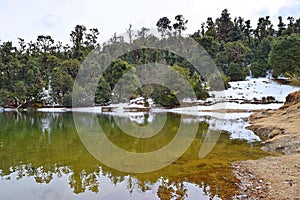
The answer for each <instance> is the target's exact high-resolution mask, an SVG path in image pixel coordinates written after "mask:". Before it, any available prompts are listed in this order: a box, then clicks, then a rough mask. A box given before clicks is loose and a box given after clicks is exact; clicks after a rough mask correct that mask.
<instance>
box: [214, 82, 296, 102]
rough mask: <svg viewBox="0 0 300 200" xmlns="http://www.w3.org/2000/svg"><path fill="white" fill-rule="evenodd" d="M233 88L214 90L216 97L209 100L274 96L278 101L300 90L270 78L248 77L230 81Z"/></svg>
mask: <svg viewBox="0 0 300 200" xmlns="http://www.w3.org/2000/svg"><path fill="white" fill-rule="evenodd" d="M229 84H230V86H231V88H229V89H228V90H225V91H212V92H210V94H211V95H214V96H215V97H214V98H210V99H208V100H211V101H217V100H231V99H246V100H253V99H254V98H256V99H258V100H261V99H262V98H263V97H268V96H272V97H275V100H277V101H282V102H284V101H285V97H286V96H287V95H288V94H289V93H291V92H294V91H297V90H300V87H294V86H290V85H283V84H279V83H277V82H275V81H273V80H271V79H268V78H248V80H246V81H237V82H229Z"/></svg>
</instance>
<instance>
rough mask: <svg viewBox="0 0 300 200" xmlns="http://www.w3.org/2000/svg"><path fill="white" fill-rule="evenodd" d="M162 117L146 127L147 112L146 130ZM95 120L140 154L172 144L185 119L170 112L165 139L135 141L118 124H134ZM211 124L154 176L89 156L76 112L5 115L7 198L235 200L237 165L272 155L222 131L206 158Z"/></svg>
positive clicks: (2, 189) (0, 131)
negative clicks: (234, 165) (205, 142)
mask: <svg viewBox="0 0 300 200" xmlns="http://www.w3.org/2000/svg"><path fill="white" fill-rule="evenodd" d="M81 115H82V117H85V115H86V114H78V116H81ZM163 116H165V115H163V114H158V113H157V114H153V116H151V117H152V118H153V119H152V120H148V121H147V120H146V119H148V118H149V116H148V115H147V114H145V121H144V122H140V123H139V126H141V127H142V126H145V125H149V124H151V123H154V121H160V118H163ZM95 117H96V118H95V119H96V120H97V121H98V123H99V124H100V125H101V127H103V130H105V134H106V137H107V138H109V140H110V141H111V142H113V143H114V144H116V145H117V146H118V147H119V148H122V149H125V150H126V151H131V152H138V153H145V152H151V151H155V150H156V149H160V148H162V147H163V146H165V145H167V144H168V143H170V142H171V141H172V139H173V138H174V137H175V136H176V133H177V130H178V124H179V123H182V122H181V117H182V116H181V115H179V114H167V116H166V121H165V123H164V124H163V127H162V128H161V129H160V130H159V134H157V135H155V136H153V137H151V138H136V137H133V136H131V135H128V134H126V133H124V131H123V130H122V129H120V128H119V126H118V125H120V124H122V126H123V127H126V126H127V124H128V127H129V129H130V123H132V122H129V121H130V120H129V119H128V118H126V117H112V116H110V115H101V114H98V115H96V116H95ZM185 117H188V116H185ZM191 118H195V117H191ZM155 119H157V120H155ZM186 121H187V120H186ZM86 123H89V122H86ZM186 123H196V122H194V121H193V120H190V121H189V122H186ZM209 126H210V124H208V123H207V122H205V121H203V122H200V123H199V127H198V131H197V134H196V137H195V138H194V140H193V142H192V144H191V145H190V147H189V148H188V149H187V150H186V151H185V153H184V154H183V155H182V156H181V157H180V158H178V159H177V160H175V161H174V162H172V163H171V164H170V165H168V166H166V167H164V168H162V169H159V170H155V171H152V172H147V173H128V172H122V171H118V170H115V169H112V168H110V167H108V166H106V165H104V164H103V163H101V162H100V161H98V160H97V159H96V158H95V157H94V156H93V155H92V154H90V152H89V151H88V149H87V148H86V146H85V145H84V142H83V141H82V140H81V138H80V136H79V134H78V132H77V130H76V127H75V124H74V120H73V115H72V113H38V112H32V113H16V112H3V113H0V177H1V179H0V199H4V200H18V199H22V200H34V199H37V200H52V199H53V200H60V199H80V200H81V199H117V200H118V199H120V200H121V199H192V200H194V199H212V198H215V199H218V198H221V199H230V198H231V197H232V196H233V195H234V194H235V193H236V192H237V187H236V186H235V185H234V184H233V183H234V182H236V181H237V180H236V179H235V177H234V175H233V173H232V169H231V167H230V163H231V162H232V161H236V160H247V159H258V158H260V157H264V156H266V155H267V153H266V152H264V151H262V150H261V149H260V148H261V146H260V144H258V143H248V142H247V141H245V140H237V139H235V140H233V139H230V134H229V133H227V132H222V134H221V135H220V137H219V139H218V141H217V144H216V145H215V146H214V148H213V149H212V151H211V152H210V153H209V154H208V155H207V156H206V157H205V158H199V150H200V148H201V145H202V144H203V140H204V138H205V134H207V130H208V128H209ZM95 134H99V133H95Z"/></svg>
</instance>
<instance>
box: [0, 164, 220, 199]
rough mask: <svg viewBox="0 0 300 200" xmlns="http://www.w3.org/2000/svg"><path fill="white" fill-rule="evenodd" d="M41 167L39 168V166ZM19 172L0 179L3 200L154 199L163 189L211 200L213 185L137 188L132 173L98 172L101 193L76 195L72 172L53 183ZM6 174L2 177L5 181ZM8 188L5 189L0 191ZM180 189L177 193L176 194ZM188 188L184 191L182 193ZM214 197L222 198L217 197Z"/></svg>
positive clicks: (161, 182) (166, 184)
mask: <svg viewBox="0 0 300 200" xmlns="http://www.w3.org/2000/svg"><path fill="white" fill-rule="evenodd" d="M36 170H39V169H36ZM18 173H19V172H15V173H13V174H11V175H10V179H11V180H10V181H0V188H1V189H0V194H1V199H11V200H13V199H16V192H17V193H18V194H20V195H21V196H19V195H18V196H19V197H21V199H23V200H35V199H38V200H41V199H45V200H46V199H51V200H52V199H55V200H60V199H74V200H75V199H89V200H96V199H97V200H98V199H116V200H118V199H120V200H121V199H132V200H140V199H146V200H154V199H160V198H159V196H160V197H161V195H163V194H160V191H163V190H169V191H170V195H171V196H172V199H177V198H180V197H184V199H187V200H195V199H201V200H202V199H203V200H205V199H211V198H212V196H211V195H212V194H211V192H210V187H209V186H205V185H204V184H202V185H197V184H192V183H189V182H185V181H183V182H182V183H181V184H177V185H176V184H172V183H169V180H168V179H163V178H160V179H159V180H157V182H156V183H153V184H151V183H146V184H145V185H144V186H143V188H140V187H138V185H139V180H138V179H136V178H133V177H131V176H129V175H128V176H125V177H124V180H122V181H121V182H118V183H116V184H112V180H111V179H110V178H108V177H107V176H105V175H103V174H102V171H100V175H97V178H96V181H97V184H98V189H99V190H98V192H96V193H95V192H91V191H90V190H87V191H85V192H84V193H80V194H74V191H73V189H72V188H69V187H66V185H68V184H69V183H70V180H69V178H68V177H69V176H70V175H71V174H72V172H69V173H67V174H66V176H57V174H55V175H53V177H52V180H51V184H50V185H49V184H46V183H41V184H35V180H34V178H33V177H28V176H27V177H23V178H22V179H19V180H18V181H13V180H16V179H18ZM3 179H5V177H2V180H3ZM1 190H2V191H5V192H1ZM176 191H177V194H176ZM181 191H185V192H181ZM164 192H165V191H164ZM213 199H220V198H218V197H217V196H214V198H213Z"/></svg>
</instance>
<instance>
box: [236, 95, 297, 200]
mask: <svg viewBox="0 0 300 200" xmlns="http://www.w3.org/2000/svg"><path fill="white" fill-rule="evenodd" d="M248 129H250V130H252V131H254V133H255V134H257V135H258V136H259V137H260V138H261V139H262V140H263V141H264V143H265V145H264V150H266V151H269V152H272V153H274V152H276V153H278V154H281V155H278V156H270V157H266V158H262V159H259V160H249V161H238V162H234V163H232V167H233V171H234V173H235V175H236V177H237V179H238V180H239V183H238V186H239V189H240V192H239V194H238V195H236V196H235V197H234V199H300V91H297V92H293V93H291V94H289V95H288V96H287V97H286V102H285V104H284V106H282V107H281V108H280V109H278V110H266V111H262V112H257V113H255V114H253V115H252V116H251V117H250V126H249V127H248Z"/></svg>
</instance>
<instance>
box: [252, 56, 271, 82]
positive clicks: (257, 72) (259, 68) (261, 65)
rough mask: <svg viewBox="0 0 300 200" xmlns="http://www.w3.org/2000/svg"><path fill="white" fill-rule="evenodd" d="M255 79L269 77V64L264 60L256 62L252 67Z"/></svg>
mask: <svg viewBox="0 0 300 200" xmlns="http://www.w3.org/2000/svg"><path fill="white" fill-rule="evenodd" d="M250 70H251V72H252V76H253V77H254V78H258V77H265V76H266V75H267V70H268V63H267V62H266V61H264V60H259V61H257V62H254V63H252V64H251V66H250Z"/></svg>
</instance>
